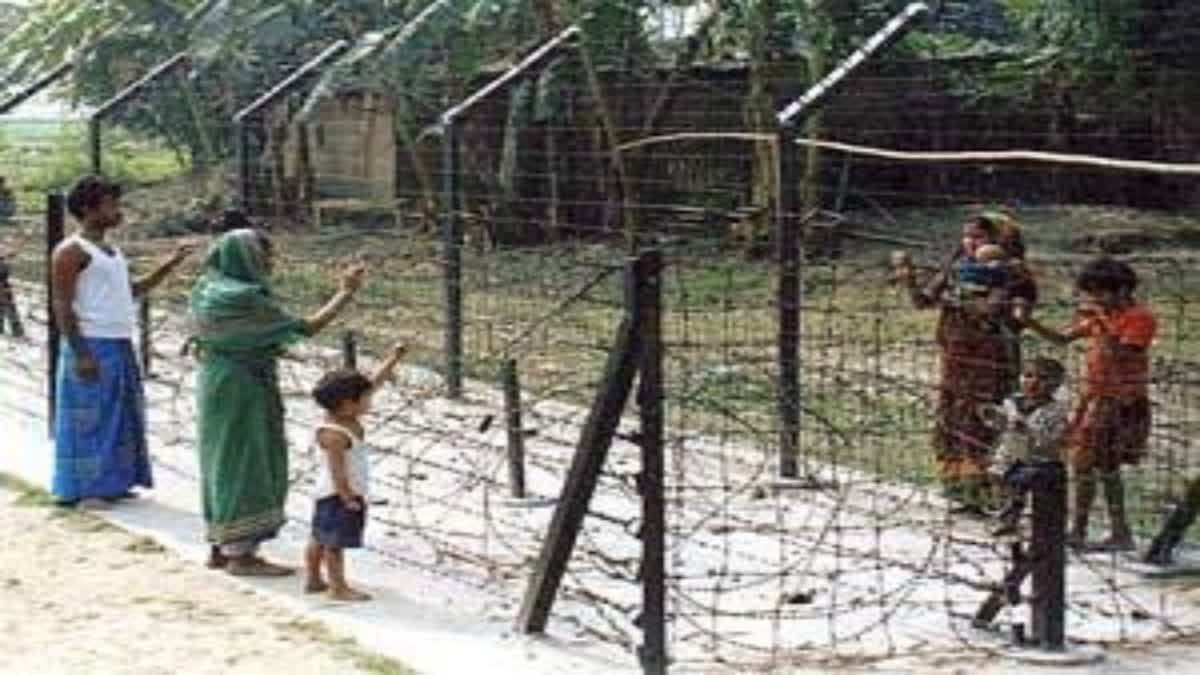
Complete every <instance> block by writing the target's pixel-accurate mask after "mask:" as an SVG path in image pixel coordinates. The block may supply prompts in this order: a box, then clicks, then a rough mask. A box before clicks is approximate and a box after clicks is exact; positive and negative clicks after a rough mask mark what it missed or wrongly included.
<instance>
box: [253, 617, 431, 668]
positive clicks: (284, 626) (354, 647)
mask: <svg viewBox="0 0 1200 675" xmlns="http://www.w3.org/2000/svg"><path fill="white" fill-rule="evenodd" d="M275 627H276V628H278V629H280V630H282V631H285V632H294V633H299V634H300V635H301V636H303V638H304V640H305V641H307V642H317V643H321V644H324V645H326V646H329V647H333V648H335V649H337V651H338V654H339V655H340V656H341V657H342V658H345V659H347V660H349V661H352V662H353V663H354V665H355V666H356V667H358V668H359V669H361V670H363V671H364V672H366V673H370V674H371V675H416V671H415V670H413V669H411V668H409V667H407V666H405V665H404V664H402V663H400V662H399V661H396V660H395V659H392V658H389V657H387V656H383V655H381V654H376V653H375V652H371V651H369V650H367V649H365V648H364V647H363V646H362V645H360V644H358V642H356V641H355V640H353V639H351V638H346V637H339V636H337V635H334V634H333V633H332V632H331V631H330V630H329V628H328V627H326V626H325V624H322V623H320V622H318V621H311V620H308V619H292V620H290V621H282V622H279V623H276V624H275Z"/></svg>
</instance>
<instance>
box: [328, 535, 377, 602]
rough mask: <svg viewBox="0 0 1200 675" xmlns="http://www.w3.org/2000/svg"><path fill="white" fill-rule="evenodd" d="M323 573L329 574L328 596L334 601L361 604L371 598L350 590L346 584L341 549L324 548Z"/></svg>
mask: <svg viewBox="0 0 1200 675" xmlns="http://www.w3.org/2000/svg"><path fill="white" fill-rule="evenodd" d="M325 571H326V572H328V573H329V595H330V596H331V597H332V598H333V599H334V600H345V601H349V602H362V601H364V600H370V599H371V596H369V595H367V594H366V593H362V592H360V591H356V590H354V589H353V588H350V584H348V583H346V558H345V556H344V554H343V553H342V549H341V548H335V547H333V546H326V547H325Z"/></svg>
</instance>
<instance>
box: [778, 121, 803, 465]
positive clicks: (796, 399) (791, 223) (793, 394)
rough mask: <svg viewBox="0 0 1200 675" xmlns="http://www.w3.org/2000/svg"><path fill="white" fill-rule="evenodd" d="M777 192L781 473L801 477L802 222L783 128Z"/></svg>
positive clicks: (790, 146) (791, 147) (792, 153)
mask: <svg viewBox="0 0 1200 675" xmlns="http://www.w3.org/2000/svg"><path fill="white" fill-rule="evenodd" d="M776 138H777V141H776V142H777V143H778V152H779V170H780V185H781V186H782V187H781V194H780V195H779V205H778V212H777V213H776V214H775V225H776V242H777V246H778V250H777V255H778V260H779V287H778V290H777V298H776V299H777V302H776V305H777V311H778V312H779V317H778V318H779V327H778V336H777V338H778V345H777V349H778V354H777V359H778V365H779V392H778V402H777V404H778V408H779V419H780V428H779V475H780V477H782V478H798V477H799V475H800V469H799V457H800V283H801V282H800V219H799V218H798V214H797V203H796V189H797V183H798V178H799V176H798V172H797V153H798V151H797V149H796V145H795V143H793V142H792V136H791V134H790V133H788V131H787V130H785V131H783V132H781V133H780V134H779V135H778V136H777V137H776Z"/></svg>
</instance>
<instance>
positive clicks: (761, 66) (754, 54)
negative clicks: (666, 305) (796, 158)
mask: <svg viewBox="0 0 1200 675" xmlns="http://www.w3.org/2000/svg"><path fill="white" fill-rule="evenodd" d="M777 11H778V6H777V3H776V2H775V0H762V1H761V2H757V3H755V5H754V9H753V13H752V15H751V18H750V45H749V47H750V82H749V86H750V92H749V95H748V96H747V97H746V109H745V116H746V123H747V125H748V126H749V127H750V130H751V131H753V132H756V133H773V132H774V131H775V129H776V128H777V123H776V120H775V97H774V95H773V91H772V88H771V77H770V74H771V70H772V69H771V61H772V54H771V45H770V36H771V26H772V25H773V24H774V22H775V18H776V13H777ZM753 152H754V157H753V160H752V164H751V168H750V191H749V192H750V194H749V195H748V197H749V200H750V202H749V206H751V207H756V209H755V213H757V214H758V215H755V216H752V217H751V220H750V222H745V223H739V224H737V225H738V227H737V229H738V230H739V231H738V232H737V233H736V234H737V238H742V239H747V240H748V241H745V242H742V243H744V244H751V243H752V242H753V241H755V240H757V239H759V238H760V237H762V236H764V235H765V234H766V233H767V231H768V226H769V223H770V218H769V215H770V214H771V207H772V205H773V204H776V203H777V201H776V199H775V191H776V186H777V185H778V182H779V176H778V162H777V158H776V157H775V153H774V152H773V151H772V146H771V145H770V144H768V143H754V145H753ZM730 234H733V233H730Z"/></svg>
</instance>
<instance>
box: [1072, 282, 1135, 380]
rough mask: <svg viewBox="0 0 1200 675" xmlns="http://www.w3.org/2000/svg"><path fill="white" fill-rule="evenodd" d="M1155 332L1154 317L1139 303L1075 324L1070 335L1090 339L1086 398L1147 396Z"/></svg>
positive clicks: (1085, 375)
mask: <svg viewBox="0 0 1200 675" xmlns="http://www.w3.org/2000/svg"><path fill="white" fill-rule="evenodd" d="M1155 330H1156V322H1155V319H1154V315H1153V314H1151V313H1150V310H1149V309H1147V308H1146V307H1145V306H1143V305H1139V304H1131V305H1126V306H1125V307H1121V308H1119V309H1116V310H1113V311H1110V312H1107V313H1106V314H1104V315H1103V316H1101V317H1091V318H1086V319H1083V320H1081V321H1079V322H1078V323H1077V324H1075V326H1074V327H1073V329H1072V332H1073V333H1075V334H1076V335H1080V336H1083V337H1088V338H1091V344H1090V345H1089V346H1088V351H1087V372H1086V373H1085V374H1084V380H1085V383H1086V389H1085V392H1084V393H1085V395H1087V396H1089V397H1104V398H1136V397H1143V396H1146V395H1148V393H1149V383H1150V345H1151V343H1153V342H1154V334H1155ZM1113 345H1116V348H1113ZM1122 348H1125V349H1122Z"/></svg>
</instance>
